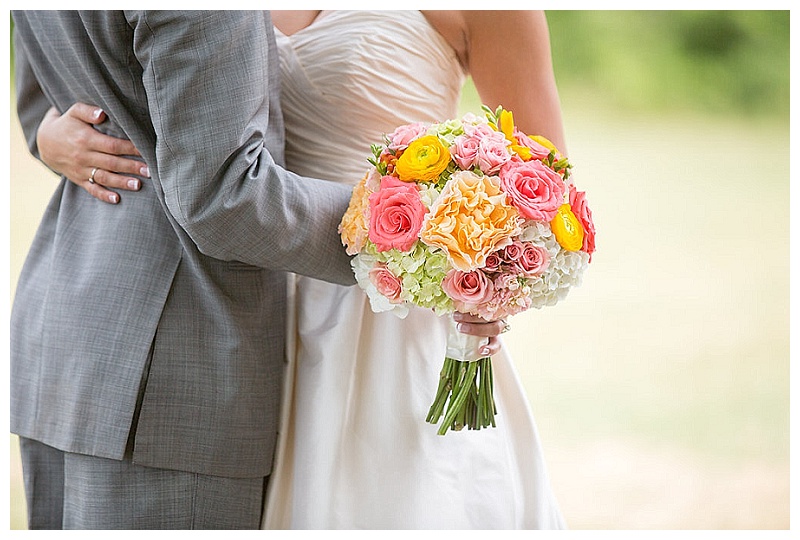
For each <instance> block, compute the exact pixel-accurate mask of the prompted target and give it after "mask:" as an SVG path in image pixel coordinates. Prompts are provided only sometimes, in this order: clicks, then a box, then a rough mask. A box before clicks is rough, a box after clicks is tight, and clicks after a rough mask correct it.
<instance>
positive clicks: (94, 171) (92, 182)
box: [89, 167, 97, 184]
mask: <svg viewBox="0 0 800 540" xmlns="http://www.w3.org/2000/svg"><path fill="white" fill-rule="evenodd" d="M96 172H97V167H95V168H94V169H92V174H90V175H89V183H90V184H95V183H96V182H95V181H94V173H96Z"/></svg>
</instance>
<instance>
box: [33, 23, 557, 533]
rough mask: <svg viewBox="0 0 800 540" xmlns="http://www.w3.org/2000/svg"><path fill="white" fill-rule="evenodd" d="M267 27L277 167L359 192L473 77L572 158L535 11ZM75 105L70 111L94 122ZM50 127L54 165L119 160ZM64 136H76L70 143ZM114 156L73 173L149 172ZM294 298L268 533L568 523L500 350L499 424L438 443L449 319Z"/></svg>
mask: <svg viewBox="0 0 800 540" xmlns="http://www.w3.org/2000/svg"><path fill="white" fill-rule="evenodd" d="M272 18H273V23H274V25H275V29H276V39H277V43H278V49H279V52H280V62H281V75H282V88H281V102H282V110H283V114H284V120H285V124H286V140H287V143H286V166H287V168H288V169H290V170H292V171H294V172H296V173H299V174H301V175H303V176H309V177H317V178H323V179H327V180H331V181H334V182H344V183H349V184H354V183H355V182H356V181H358V180H359V179H360V178H361V177H362V176H363V174H364V172H365V171H366V169H367V166H368V163H367V161H366V158H367V157H368V156H369V155H370V144H371V143H375V142H379V141H381V138H382V135H383V134H384V133H391V132H392V131H393V130H394V128H395V127H397V126H399V125H402V124H409V123H412V122H435V121H443V120H446V119H448V118H456V117H457V116H458V103H459V97H460V92H461V88H462V85H463V83H464V80H465V77H466V76H467V75H468V74H469V75H471V77H472V79H473V81H474V83H475V87H476V89H477V90H478V93H479V95H480V99H481V101H482V102H483V103H486V104H487V105H489V106H490V107H491V108H494V107H496V106H497V105H503V107H504V108H506V109H508V110H511V111H513V113H514V118H515V120H516V123H517V124H518V125H519V126H520V129H522V130H523V131H525V132H527V133H535V134H542V135H544V136H546V137H547V138H549V139H550V140H551V141H553V142H554V143H555V144H556V146H558V147H559V149H560V150H561V151H562V152H564V153H565V151H566V149H565V145H564V140H563V133H562V126H561V116H560V106H559V102H558V95H557V91H556V86H555V82H554V77H553V72H552V66H551V60H550V45H549V35H548V29H547V23H546V20H545V16H544V14H543V13H542V12H533V11H531V12H509V11H497V12H492V11H479V12H470V11H447V12H442V11H439V12H435V11H422V12H420V11H394V12H392V11H322V12H318V11H274V12H272ZM81 110H83V109H81V108H80V107H76V108H73V109H71V110H70V111H68V112H67V113H65V115H64V116H67V115H73V116H75V117H76V118H79V119H81V120H83V121H85V122H87V123H96V122H97V119H92V118H90V117H86V116H83V117H81V116H80V111H81ZM474 112H476V113H479V111H474ZM56 120H58V118H54V117H53V116H52V115H51V116H49V117H48V118H47V119H46V120H45V121H43V122H42V125H41V126H40V128H39V134H38V138H39V149H40V152H41V155H42V158H43V160H44V161H45V162H46V163H47V164H48V165H51V166H52V167H53V168H55V166H56V164H59V165H63V164H64V163H65V162H68V161H69V160H76V159H78V158H76V157H75V156H79V155H81V153H83V155H86V154H89V153H91V152H101V153H106V154H119V153H124V152H123V151H122V150H114V149H111V147H110V146H109V145H108V142H109V141H108V140H105V139H106V137H105V136H99V138H98V137H97V136H93V137H91V138H82V139H81V138H66V137H64V136H63V131H62V130H63V129H65V128H64V125H59V124H57V122H56ZM73 120H74V118H73ZM70 126H71V127H69V129H71V130H73V131H74V130H79V129H89V127H88V126H87V125H77V124H76V123H74V122H73V123H72V124H70ZM67 140H72V141H77V140H82V141H84V142H83V143H70V144H75V145H78V144H82V145H83V146H77V147H76V148H67V146H68V145H67V143H65V141H67ZM98 140H100V141H103V142H101V143H100V142H95V141H98ZM107 158H108V159H111V160H112V161H106V162H107V163H115V166H114V167H108V168H109V169H114V170H116V171H117V172H118V173H120V174H112V173H110V172H109V171H104V172H105V173H106V174H103V175H101V176H99V177H98V182H97V183H96V184H94V185H85V184H87V183H86V181H85V179H83V178H82V177H78V180H73V181H74V182H76V183H80V185H82V186H83V187H85V188H87V189H88V190H90V193H92V194H93V195H94V196H96V197H98V198H100V199H101V200H105V201H109V199H108V197H109V196H117V197H118V195H117V194H116V193H112V192H111V191H110V190H109V189H107V188H111V189H129V187H128V186H127V180H128V179H127V178H126V177H125V175H124V173H125V172H126V171H128V172H130V173H137V174H138V171H139V165H141V164H140V163H135V164H134V163H133V162H131V161H130V160H126V159H124V158H122V157H116V156H107ZM60 170H62V171H63V170H64V168H63V166H62V168H61V169H60ZM65 174H66V173H65ZM67 176H68V177H69V175H68V174H67ZM132 187H133V188H134V189H135V187H136V186H132ZM118 200H119V199H118V198H117V199H116V200H114V201H112V202H116V201H118ZM120 210H121V211H124V210H122V209H120ZM291 294H292V297H293V302H291V303H290V304H291V311H292V312H291V314H290V315H291V316H290V325H291V328H290V330H291V331H290V334H289V335H290V336H294V338H295V339H294V341H293V343H290V346H289V354H288V358H287V377H286V384H285V390H284V399H283V413H282V414H283V416H282V422H281V433H280V440H279V445H278V451H277V454H276V461H275V466H274V469H273V472H272V474H271V477H270V483H269V491H268V496H267V505H266V508H265V513H264V521H263V526H264V528H269V529H273V528H292V529H410V528H422V529H445V528H453V529H492V528H497V529H512V528H539V529H549V528H563V527H564V522H563V519H562V517H561V513H560V511H559V509H558V505H557V502H556V500H555V497H554V495H553V492H552V490H551V486H550V481H549V479H548V476H547V472H546V467H545V464H544V459H543V454H542V447H541V443H540V440H539V436H538V433H537V430H536V426H535V423H534V420H533V417H532V415H531V412H530V406H529V404H528V402H527V399H526V397H525V394H524V391H523V388H522V385H521V383H520V381H519V378H518V375H517V373H516V370H515V368H514V365H513V363H512V361H511V359H510V358H509V356H508V354H507V352H505V351H504V350H501V351H500V352H499V353H498V354H496V355H494V356H493V368H494V372H495V381H494V385H495V386H494V387H495V398H496V401H497V409H498V417H497V427H496V428H490V429H484V430H481V431H476V432H469V431H462V432H449V433H448V434H447V435H445V436H439V435H437V434H436V429H437V427H436V426H434V425H431V424H427V423H426V422H425V417H426V415H427V411H428V407H429V406H430V404H431V401H432V398H433V395H434V393H435V390H436V383H437V381H438V377H439V370H440V369H441V364H442V360H443V354H444V350H445V345H444V344H445V340H446V333H447V325H446V321H445V320H444V319H440V318H438V317H437V316H436V315H434V314H433V312H431V311H429V310H423V309H421V308H412V310H411V313H410V314H409V315H408V317H407V318H406V319H403V320H401V319H398V318H396V317H395V316H394V315H392V314H390V313H381V314H375V313H372V311H371V309H370V306H369V301H368V300H367V297H366V295H365V294H364V293H363V292H362V291H361V290H360V289H359V288H358V287H343V286H338V285H333V284H330V283H325V282H322V281H318V280H314V279H311V278H306V277H299V276H298V277H296V278H295V279H294V282H293V284H292V286H291ZM534 356H535V355H534V354H531V355H530V356H528V357H526V358H523V359H522V361H537V359H535V357H534Z"/></svg>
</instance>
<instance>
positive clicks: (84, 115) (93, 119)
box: [64, 103, 106, 125]
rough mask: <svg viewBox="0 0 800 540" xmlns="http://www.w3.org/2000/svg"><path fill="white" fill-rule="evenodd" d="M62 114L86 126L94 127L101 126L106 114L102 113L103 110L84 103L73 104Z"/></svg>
mask: <svg viewBox="0 0 800 540" xmlns="http://www.w3.org/2000/svg"><path fill="white" fill-rule="evenodd" d="M64 114H65V115H67V116H71V117H73V118H77V119H78V120H80V121H82V122H86V123H87V124H95V125H97V124H102V123H103V122H104V121H105V119H106V113H105V112H103V109H101V108H100V107H95V106H94V105H87V104H86V103H75V104H73V105H72V107H70V108H69V109H67V112H65V113H64Z"/></svg>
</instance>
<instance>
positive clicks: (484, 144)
mask: <svg viewBox="0 0 800 540" xmlns="http://www.w3.org/2000/svg"><path fill="white" fill-rule="evenodd" d="M507 144H508V141H506V140H505V139H497V138H486V139H483V140H482V141H481V144H480V146H479V147H478V154H477V155H476V156H475V164H476V165H477V166H478V167H479V168H480V170H481V171H483V173H484V174H488V175H493V174H496V173H497V171H499V170H500V167H502V166H503V165H504V164H505V163H506V162H508V160H510V159H511V153H510V152H509V151H508V148H507V146H506V145H507Z"/></svg>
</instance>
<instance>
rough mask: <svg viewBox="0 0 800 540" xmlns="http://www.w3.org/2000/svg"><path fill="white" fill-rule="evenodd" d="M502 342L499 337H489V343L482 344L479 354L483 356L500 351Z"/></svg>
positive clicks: (492, 354)
mask: <svg viewBox="0 0 800 540" xmlns="http://www.w3.org/2000/svg"><path fill="white" fill-rule="evenodd" d="M502 346H503V344H502V343H501V342H500V338H498V337H490V338H489V343H487V344H486V345H484V346H483V348H482V349H481V354H482V355H484V356H494V355H495V354H497V353H499V352H500V348H501V347H502Z"/></svg>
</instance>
